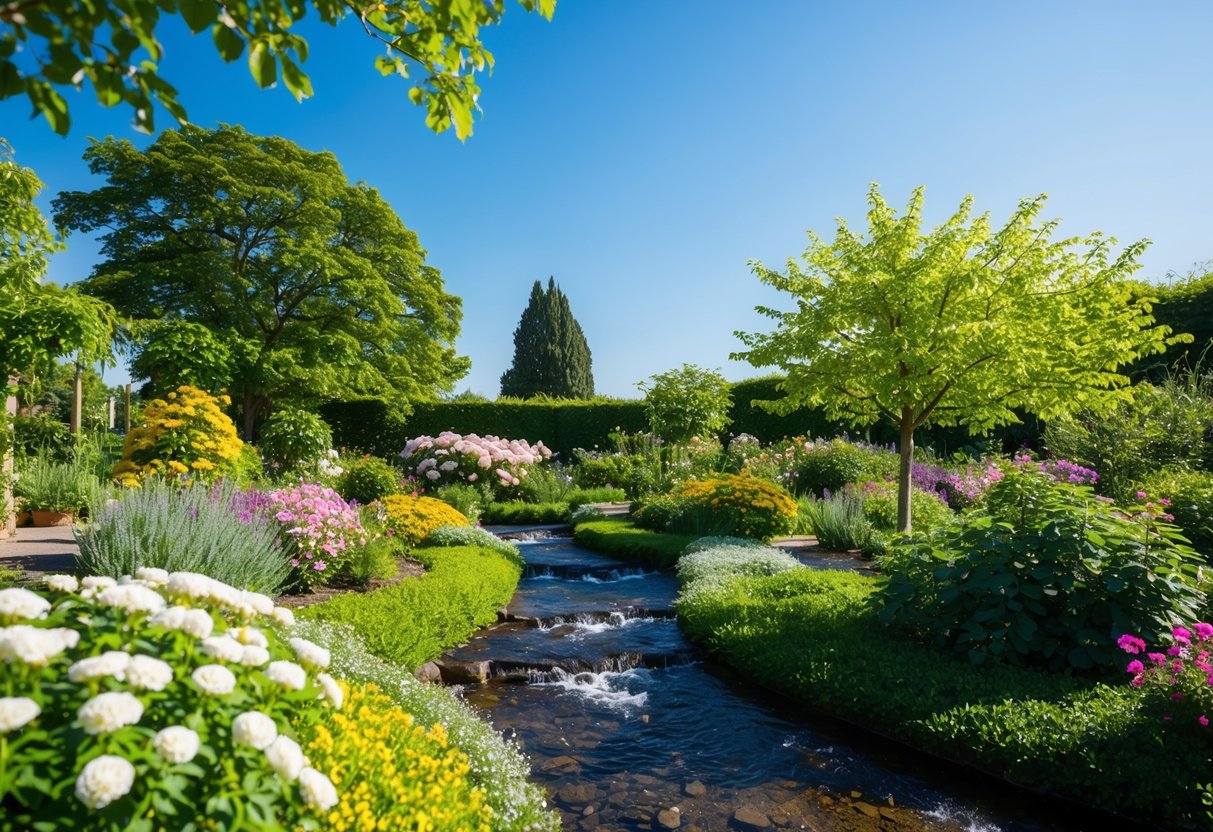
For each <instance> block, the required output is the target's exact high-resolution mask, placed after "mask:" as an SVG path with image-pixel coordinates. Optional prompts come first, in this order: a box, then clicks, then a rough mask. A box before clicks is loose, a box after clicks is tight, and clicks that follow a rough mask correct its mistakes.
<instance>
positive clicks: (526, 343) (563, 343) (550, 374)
mask: <svg viewBox="0 0 1213 832" xmlns="http://www.w3.org/2000/svg"><path fill="white" fill-rule="evenodd" d="M501 395H502V396H510V397H516V398H520V399H529V398H531V397H533V396H545V395H546V396H553V397H556V398H563V399H591V398H593V397H594V371H593V368H592V366H591V358H590V347H589V344H587V343H586V340H585V333H584V332H582V331H581V324H579V323H577V319H576V318H574V317H573V310H572V309H571V308H570V307H569V299H568V297H566V296H565V294H564V292H562V291H560V287H559V286H557V285H556V279H555V278H548V288H547V290H546V291H544V288H543V284H541V283H540V282H539V281H538V280H536V281H535V285H534V286H532V287H531V297H530V300H529V301H528V302H527V305H526V309H524V310H522V319H521V320H520V321H519V322H518V328H517V329H515V330H514V363H513V364H512V365H510V368H509V369H508V370H506V371H505V372H504V373H502V375H501Z"/></svg>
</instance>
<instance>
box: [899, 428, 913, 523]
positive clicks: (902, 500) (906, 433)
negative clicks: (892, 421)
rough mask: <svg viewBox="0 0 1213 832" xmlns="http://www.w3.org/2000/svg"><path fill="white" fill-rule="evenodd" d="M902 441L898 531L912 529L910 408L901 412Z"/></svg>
mask: <svg viewBox="0 0 1213 832" xmlns="http://www.w3.org/2000/svg"><path fill="white" fill-rule="evenodd" d="M900 428H901V441H900V443H899V444H898V449H899V450H900V451H901V465H900V466H899V468H898V471H897V531H899V532H906V533H907V534H908V533H909V532H910V531H911V528H910V494H911V491H912V489H911V487H910V471H911V467H912V466H913V464H914V415H913V413H911V412H910V409H909V408H904V409H903V410H902V412H901V425H900Z"/></svg>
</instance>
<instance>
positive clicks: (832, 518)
mask: <svg viewBox="0 0 1213 832" xmlns="http://www.w3.org/2000/svg"><path fill="white" fill-rule="evenodd" d="M801 511H804V512H805V514H806V515H807V519H808V523H809V528H810V529H812V532H813V536H814V537H816V538H817V542H818V543H820V544H821V546H822V548H824V549H828V550H829V551H832V552H847V551H850V550H851V549H860V548H862V547H864V546H866V545H867V544H868V541H869V539H870V538H871V537H872V531H873V529H872V523H871V521H870V520H868V517H867V515H866V513H865V512H864V501H863V498H862V497H861V496H860V495H858V494H856V493H855V492H853V491H850V490H846V491H842V492H840V493H838V494H831V495H830V496H829V497H827V498H825V499H822V500H813V501H810V502H807V503H802V504H801Z"/></svg>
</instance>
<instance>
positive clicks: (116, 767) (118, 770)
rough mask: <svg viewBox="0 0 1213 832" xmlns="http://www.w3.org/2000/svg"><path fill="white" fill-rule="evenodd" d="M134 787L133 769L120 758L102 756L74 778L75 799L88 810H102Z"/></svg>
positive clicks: (109, 755) (111, 755)
mask: <svg viewBox="0 0 1213 832" xmlns="http://www.w3.org/2000/svg"><path fill="white" fill-rule="evenodd" d="M133 785H135V767H134V766H133V765H131V764H130V762H128V761H127V760H124V759H122V758H121V757H115V756H114V755H113V754H102V755H101V756H100V757H96V758H94V759H92V760H90V761H89V763H88V765H86V766H85V767H84V771H82V772H80V776H79V777H77V778H76V797H77V798H78V799H79V800H80V802H81V803H83V804H84V805H85V806H87V807H88V808H90V809H104V808H105V807H106V806H108V805H110V804H111V803H113V802H114V801H115V800H117V799H118V798H120V797H123V796H124V795H126V794H127V793H128V792H129V791H130V790H131V786H133Z"/></svg>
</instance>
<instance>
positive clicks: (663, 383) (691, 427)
mask: <svg viewBox="0 0 1213 832" xmlns="http://www.w3.org/2000/svg"><path fill="white" fill-rule="evenodd" d="M636 386H637V387H639V388H640V389H641V390H642V391H643V392H644V401H645V405H646V407H647V410H648V416H649V426H650V427H651V428H652V429H653V433H655V434H657V435H658V436H660V437H661V438H662V439H665V440H667V441H669V442H687V441H689V440H691V439H694V438H695V437H700V438H703V439H707V438H709V437H713V436H715V435H716V434H718V433H720V432H721V431H723V430H724V429H725V428H727V427H728V426H729V408H730V407H731V406H732V404H733V392H732V390H733V388H732V385H731V384H729V382H728V381H726V380H725V377H724V376H722V375H721V374H720V373H718V372H716V371H715V370H705V369H703V368H702V367H697V366H695V365H694V364H683V365H682V366H681V367H679V368H678V369H677V370H667V371H666V372H664V373H658V374H657V375H655V376H652V377H650V378H649V380H648V381H647V382H646V381H642V382H640V383H639V384H637V385H636Z"/></svg>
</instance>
